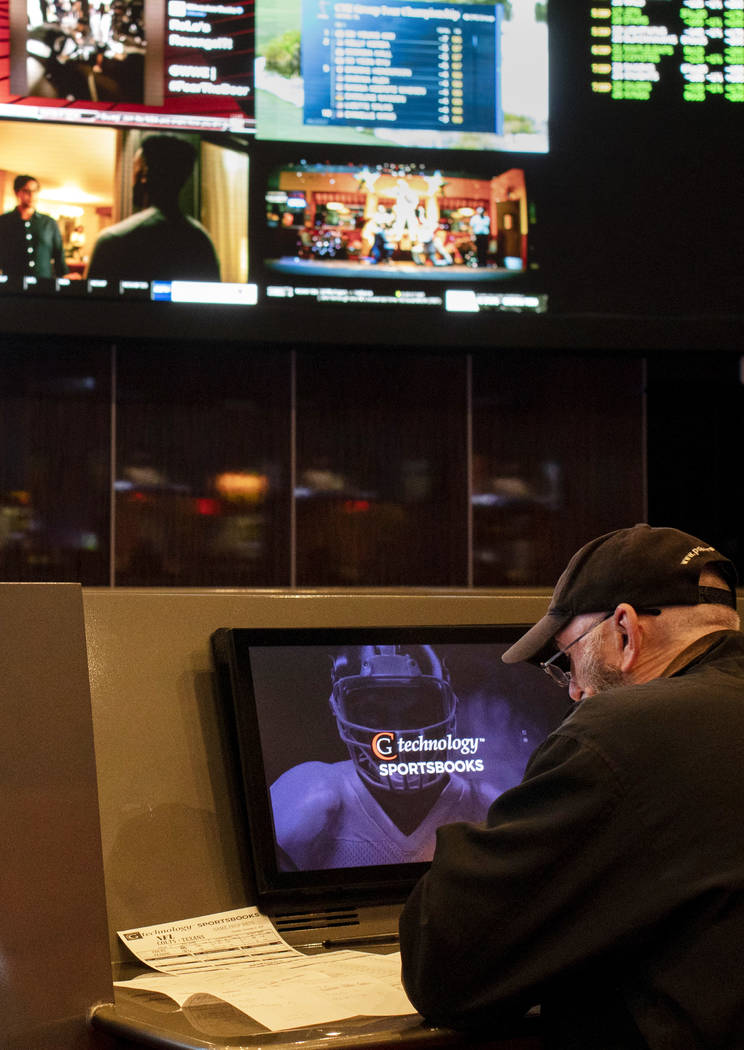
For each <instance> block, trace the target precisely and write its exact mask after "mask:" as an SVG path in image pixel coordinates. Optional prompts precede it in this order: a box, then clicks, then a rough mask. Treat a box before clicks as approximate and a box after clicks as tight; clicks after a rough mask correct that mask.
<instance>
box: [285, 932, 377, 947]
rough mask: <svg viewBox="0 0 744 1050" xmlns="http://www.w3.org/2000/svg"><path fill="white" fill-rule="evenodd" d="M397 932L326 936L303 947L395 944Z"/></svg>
mask: <svg viewBox="0 0 744 1050" xmlns="http://www.w3.org/2000/svg"><path fill="white" fill-rule="evenodd" d="M397 943H398V935H397V933H380V934H377V936H374V937H327V938H326V939H325V940H324V941H316V942H315V943H314V944H305V945H303V947H304V948H351V947H355V946H356V947H360V946H361V945H364V946H365V947H375V946H376V945H378V944H397Z"/></svg>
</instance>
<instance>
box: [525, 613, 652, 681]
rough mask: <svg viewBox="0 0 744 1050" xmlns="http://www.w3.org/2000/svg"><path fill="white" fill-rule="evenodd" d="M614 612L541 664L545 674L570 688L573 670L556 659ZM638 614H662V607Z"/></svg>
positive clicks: (607, 614) (606, 614) (605, 615)
mask: <svg viewBox="0 0 744 1050" xmlns="http://www.w3.org/2000/svg"><path fill="white" fill-rule="evenodd" d="M613 614H614V609H613V611H612V612H608V613H605V614H604V616H603V617H602V618H601V619H600V620H597V622H596V623H593V624H592V625H591V627H587V629H586V630H585V631H584V632H583V633H582V634H580V635H579V636H578V638H574V640H573V641H572V642H569V643H568V645H567V646H566V647H565V648H564V649H559V650H558V652H557V653H554V654H553V656H551V657H550V659H549V660H546V661H545V662H544V663H541V664H540V667H541V668H542V669H543V671H544V672H545V674H546V675H548V677H550V678H552V679H553V681H554V682H555V683H556V684H557V685H559V686H560V687H561V688H562V689H568V687H569V685H570V684H571V672H570V671H567V670H565V668H563V667H559V666H558V664H557V663H556V662H555V661H556V660H560V658H561V657H562V656H565V655H566V653H567V652H568V650H569V649H570V648H571V646H572V645H576V643H577V642H580V641H581V639H582V638H586V636H587V635H588V634H591V632H592V631H593V630H594V629H595V628H596V627H599V625H600V624H601V623H604V622H605V620H609V618H610V617H611V616H612V615H613ZM636 614H637V615H638V616H661V609H636Z"/></svg>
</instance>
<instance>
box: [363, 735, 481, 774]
mask: <svg viewBox="0 0 744 1050" xmlns="http://www.w3.org/2000/svg"><path fill="white" fill-rule="evenodd" d="M485 742H486V741H485V737H482V736H463V737H455V736H452V734H451V733H447V735H446V736H441V737H434V738H431V737H425V736H424V735H423V734H422V733H420V734H419V735H418V736H414V737H410V736H409V737H403V736H398V737H396V735H395V733H393V732H391V731H390V730H383V731H382V732H380V733H375V735H374V737H373V738H372V745H371V746H372V754H373V755H374V756H375V758H376V759H378V760H379V763H380V765H379V767H378V768H379V772H380V776H383V777H389V776H393V775H394V774H396V773H398V774H400V775H402V776H405V775H406V774H407V773H482V772H483V770H484V768H485V767H484V764H483V759H482V758H474V757H470V756H474V755H476V754H477V751H478V748H479V746H480V745H481V744H485ZM409 752H410V753H411V754H410V758H409V755H408V753H409ZM437 752H438V753H439V757H435V756H436V754H437ZM452 753H459V754H460V755H461V756H462V757H461V758H456V759H450V758H449V757H448V756H449V755H450V754H452ZM401 755H404V756H405V761H403V762H398V761H397V760H398V758H399V757H400V756H401ZM423 755H426V761H419V756H423Z"/></svg>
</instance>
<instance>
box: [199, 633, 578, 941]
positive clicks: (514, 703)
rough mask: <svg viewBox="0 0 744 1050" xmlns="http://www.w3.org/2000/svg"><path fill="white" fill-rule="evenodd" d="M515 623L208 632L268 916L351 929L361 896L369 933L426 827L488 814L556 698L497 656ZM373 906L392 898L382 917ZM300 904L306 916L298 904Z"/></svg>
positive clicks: (416, 856)
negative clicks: (367, 914) (372, 920)
mask: <svg viewBox="0 0 744 1050" xmlns="http://www.w3.org/2000/svg"><path fill="white" fill-rule="evenodd" d="M524 630H526V628H524V627H517V626H494V627H464V626H450V627H415V628H414V627H384V628H364V629H353V628H334V629H327V628H311V629H284V628H281V629H251V628H235V629H222V630H220V631H217V632H216V633H215V634H214V636H213V652H214V657H215V664H216V669H217V676H218V681H219V683H220V688H221V692H222V697H223V701H224V703H225V707H226V713H227V715H228V721H227V724H228V725H229V727H230V728H229V736H230V739H231V740H232V742H233V744H234V747H235V750H236V753H237V763H238V767H239V772H238V780H239V789H238V795H237V796H236V797H238V798H239V808H240V810H241V815H242V822H243V824H244V826H245V830H246V838H247V843H246V845H247V848H246V858H247V867H248V869H249V879H250V882H251V884H252V891H253V892H254V893H255V901H256V903H257V904H258V905H259V907H261V908H262V909H263V910H265V911H267V912H268V913H269V914H270V915H271V916H272V918H273V919H274V921H275V923H276V924H277V926H278V928H279V929H280V931H282V932H285V931H287V932H288V933H290V934H292V935H294V936H295V937H299V938H302V937H303V936H305V935H308V934H309V935H310V936H311V937H312V938H314V939H315V941H317V940H318V938H319V937H320V938H321V941H322V940H323V939H328V940H332V939H333V936H334V935H333V929H334V927H336V935H338V928H346V927H349V926H351V927H353V928H354V930H355V934H356V936H364V931H363V929H362V927H363V925H364V920H363V913H364V909H365V908H366V909H368V911H369V912H370V914H372V915H374V916H375V918H376V921H377V926H376V930H377V936H382V937H386V936H392V937H394V934H395V928H396V927H395V922H396V920H397V908H396V905H397V906H399V904H400V903H401V902H402V901H403V899H404V898H405V896H406V895H407V893H408V891H409V890H410V889H411V887H412V886H413V884H414V882H415V880H416V879H417V878H418V877H419V876H420V875H421V874H423V872H424V871H425V870H426V868H427V867H428V864H429V862H430V861H431V858H432V855H433V851H434V843H435V837H436V829H437V827H438V826H440V825H441V824H445V823H452V822H455V821H460V820H466V821H483V820H485V818H486V814H487V811H488V808H489V806H490V805H491V803H492V802H493V801H494V799H495V798H497V797H498V796H499V795H500V794H501V793H503V792H504V791H508V790H509V789H510V788H512V787H513V786H514V785H516V784H518V783H519V781H520V780H521V779H522V776H523V773H524V769H525V766H526V763H527V760H528V758H529V756H530V754H531V753H532V751H533V749H534V748H535V747H537V745H538V744H539V743H541V742H542V741H543V740H544V739H545V737H546V736H547V735H548V734H549V733H550V732H551V731H552V730H554V729H555V728H556V727H557V726H558V724H559V723H560V722H561V720H562V719H563V717H564V716H565V714H566V713H567V710H568V707H569V704H568V698H567V695H566V693H565V691H563V690H561V689H560V688H558V687H557V686H556V685H555V683H553V682H552V681H551V680H550V679H549V678H548V676H546V675H545V674H543V673H542V671H541V670H540V669H539V668H536V667H534V666H532V665H530V664H518V665H507V664H504V663H503V662H502V660H501V655H502V653H504V652H505V650H506V649H507V648H508V647H509V645H510V644H511V643H512V642H514V641H515V640H516V639H517V638H518V637H520V635H521V634H522V633H524ZM381 906H391V907H392V909H393V910H392V911H390V912H386V913H385V914H384V917H383V918H381V915H380V912H379V911H375V909H379V907H381ZM308 909H309V910H310V913H311V914H312V915H313V916H314V918H313V919H312V921H310V920H306V919H305V920H303V919H301V918H299V917H298V916H300V915H305V914H306V913H307V912H308ZM350 916H352V917H351V918H350ZM380 924H382V925H380ZM319 928H320V929H322V930H324V931H325V932H324V933H323V934H322V935H321V934H320V933H319ZM381 929H382V933H381V932H380V930H381ZM329 930H330V931H331V932H329ZM346 932H347V933H348V929H347V931H346Z"/></svg>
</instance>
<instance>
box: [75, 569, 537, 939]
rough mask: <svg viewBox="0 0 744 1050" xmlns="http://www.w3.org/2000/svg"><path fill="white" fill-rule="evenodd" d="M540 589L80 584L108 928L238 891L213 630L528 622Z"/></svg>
mask: <svg viewBox="0 0 744 1050" xmlns="http://www.w3.org/2000/svg"><path fill="white" fill-rule="evenodd" d="M546 603H547V595H546V594H545V593H543V594H540V593H537V592H535V593H533V594H524V595H510V596H508V597H505V596H503V595H502V596H499V595H489V594H484V593H478V594H472V593H470V594H466V595H465V594H456V593H452V592H449V591H448V592H446V593H442V594H416V593H408V594H390V593H374V594H349V593H343V594H340V593H339V594H318V593H297V592H292V593H284V592H270V593H266V592H240V591H203V592H194V591H153V590H119V589H116V590H97V589H90V590H85V591H84V605H85V621H86V631H87V638H88V653H89V661H90V680H91V695H92V701H93V718H94V728H95V740H96V754H97V758H98V771H99V792H100V800H101V832H102V838H103V847H104V864H105V872H106V891H107V896H108V905H109V920H110V926H111V931H112V952H113V956H114V959H123V958H125V956H126V953H124V952H122V951H121V949H120V947H119V945H118V944H117V941H116V937H115V934H114V931H116V930H121V929H128V928H130V927H133V926H140V925H145V924H150V923H157V922H166V921H171V920H176V919H180V918H185V917H187V916H193V915H200V914H206V913H209V912H213V911H219V910H222V909H227V908H233V907H239V906H241V905H243V904H245V903H247V902H246V892H245V889H244V886H243V880H242V874H241V869H240V862H239V854H238V844H237V841H238V840H237V832H236V826H235V821H234V817H233V813H232V810H231V802H230V797H229V790H228V779H227V775H226V770H225V756H224V755H223V752H222V743H221V737H220V730H219V711H218V704H217V700H216V696H215V692H214V683H213V676H212V663H211V655H210V649H209V638H210V635H211V633H212V632H213V631H214V630H216V629H217V628H218V627H249V626H257V627H279V626H281V627H303V626H316V625H339V626H344V625H345V626H364V625H372V626H376V625H379V624H449V623H492V622H501V623H531V622H533V621H534V620H535V619H537V618H539V616H541V615H542V613H543V611H544V610H545V607H546Z"/></svg>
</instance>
